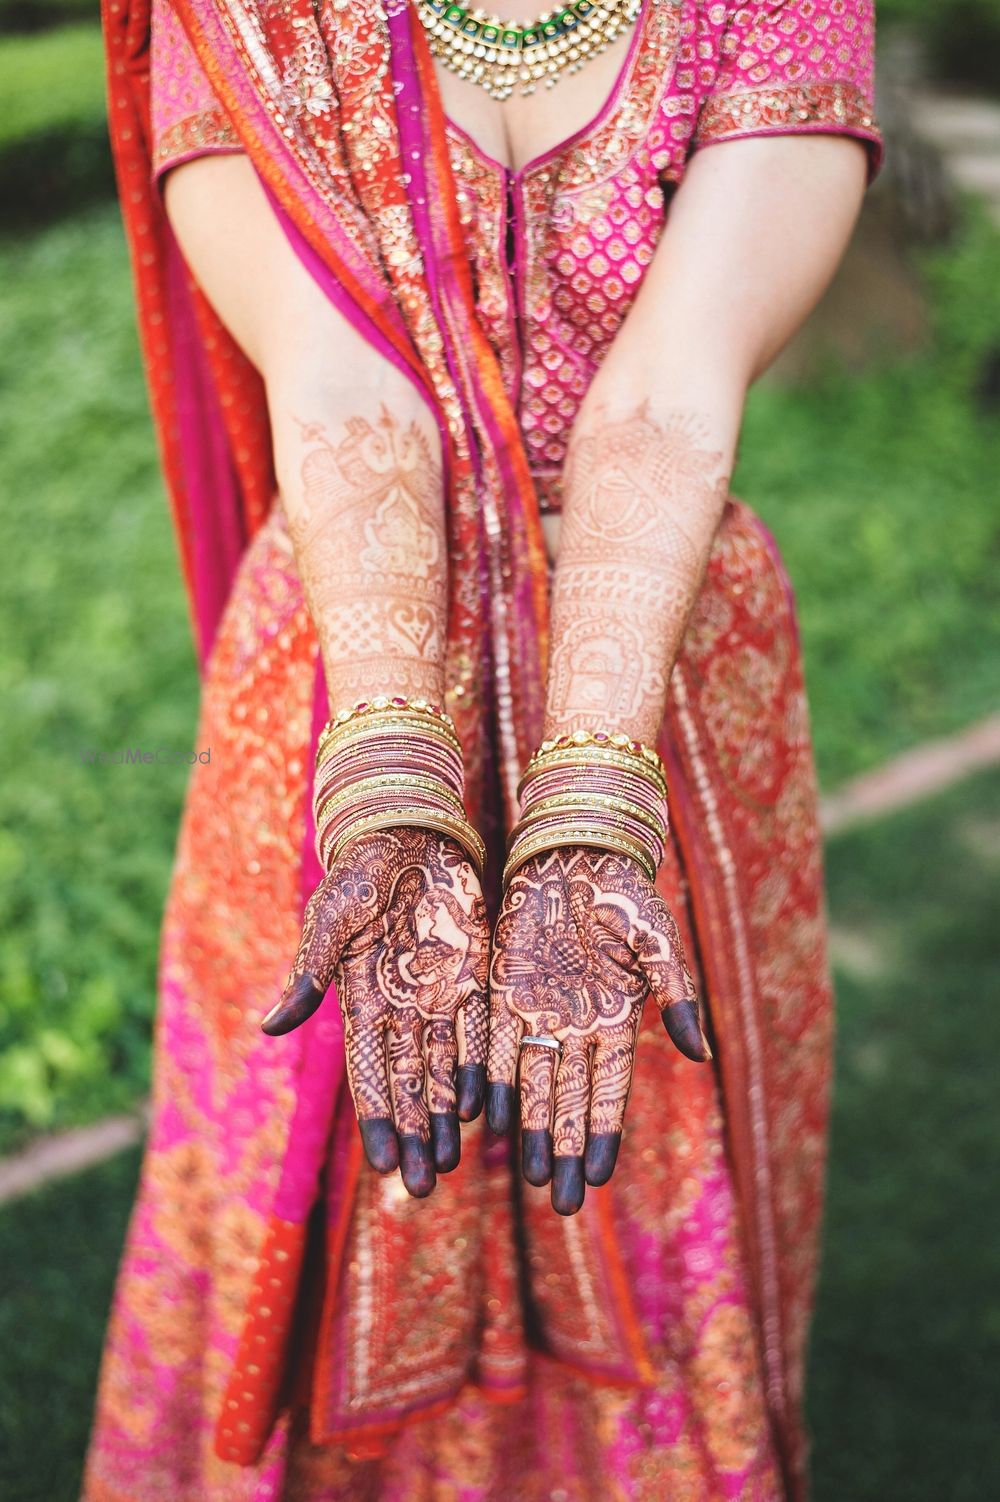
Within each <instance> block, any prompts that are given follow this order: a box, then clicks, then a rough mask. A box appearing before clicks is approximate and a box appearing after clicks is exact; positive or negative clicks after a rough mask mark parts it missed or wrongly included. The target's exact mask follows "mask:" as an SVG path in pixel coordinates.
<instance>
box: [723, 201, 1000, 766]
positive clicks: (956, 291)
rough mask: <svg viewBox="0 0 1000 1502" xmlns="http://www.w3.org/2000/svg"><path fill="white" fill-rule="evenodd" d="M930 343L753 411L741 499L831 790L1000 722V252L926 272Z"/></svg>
mask: <svg viewBox="0 0 1000 1502" xmlns="http://www.w3.org/2000/svg"><path fill="white" fill-rule="evenodd" d="M926 279H927V283H928V287H929V291H930V304H931V318H932V337H931V341H930V343H929V345H928V348H927V350H926V351H925V352H924V353H923V354H921V355H919V356H917V357H915V358H911V359H909V360H906V361H902V362H900V363H898V364H896V365H894V366H891V367H889V368H883V369H877V370H873V371H871V372H869V373H867V374H864V375H861V376H858V375H857V374H853V373H849V372H845V371H837V370H831V371H830V372H829V373H828V374H827V375H826V376H825V378H823V379H821V380H820V381H819V382H818V383H815V384H810V385H808V386H803V387H801V388H799V389H788V388H781V387H775V386H771V385H765V386H761V387H759V388H757V389H756V390H755V391H754V392H753V393H752V394H751V399H750V403H749V407H748V412H747V420H746V424H745V428H744V433H743V439H742V444H741V456H740V466H739V469H738V472H737V475H736V477H735V480H734V488H735V489H736V491H737V493H739V494H742V495H743V496H745V497H746V499H747V500H748V501H749V502H750V503H751V504H752V505H754V506H755V507H756V509H757V510H758V511H759V512H760V513H761V515H762V516H763V517H764V519H765V520H766V521H767V522H768V523H769V525H770V526H771V527H772V528H773V529H774V531H775V533H776V535H777V537H778V540H779V542H780V544H781V546H782V550H783V552H784V555H785V560H786V563H787V564H788V567H789V570H790V572H791V575H792V579H793V581H794V584H795V588H796V593H797V596H798V602H799V609H800V616H801V623H802V631H803V641H804V647H805V658H806V671H807V676H808V681H809V687H810V691H811V695H812V707H813V716H814V727H815V734H816V752H817V757H818V761H819V769H820V777H821V781H822V782H823V783H824V785H825V786H827V787H831V786H833V785H834V784H835V783H837V782H839V781H841V780H842V779H843V778H845V777H847V776H849V775H851V774H852V773H855V772H859V771H862V770H864V769H865V768H867V767H870V766H872V765H873V764H875V763H877V762H878V761H880V760H881V759H883V758H884V757H886V756H887V755H890V754H892V753H893V752H896V751H899V750H901V749H903V748H904V747H906V746H909V745H912V744H913V743H914V742H916V741H919V740H922V739H924V738H926V737H930V736H935V735H940V734H942V733H944V732H947V731H951V730H955V729H958V728H960V727H961V726H963V725H965V724H967V723H968V722H969V721H970V720H972V719H974V718H976V717H977V716H979V715H981V714H982V713H984V711H987V710H991V709H996V708H998V707H1000V590H998V588H997V578H998V575H1000V507H998V506H997V504H996V496H997V475H998V474H1000V410H998V409H997V408H996V407H995V406H994V408H993V409H992V411H989V412H987V411H984V410H981V406H982V404H981V399H980V397H979V394H978V392H979V387H980V385H981V383H982V378H983V377H982V372H983V369H984V366H985V364H986V363H987V362H988V360H989V359H990V357H991V355H995V354H996V353H997V352H1000V235H998V234H997V232H996V230H995V229H993V228H992V227H991V226H990V225H989V224H988V223H987V222H986V221H985V219H984V217H983V216H982V215H980V214H977V213H974V212H970V214H969V216H968V219H967V222H966V224H965V227H964V229H963V231H962V232H961V234H960V237H959V239H958V241H957V243H956V245H955V246H954V247H952V248H950V249H949V250H947V251H945V252H940V253H938V254H936V255H934V256H931V257H929V258H928V259H927V262H926Z"/></svg>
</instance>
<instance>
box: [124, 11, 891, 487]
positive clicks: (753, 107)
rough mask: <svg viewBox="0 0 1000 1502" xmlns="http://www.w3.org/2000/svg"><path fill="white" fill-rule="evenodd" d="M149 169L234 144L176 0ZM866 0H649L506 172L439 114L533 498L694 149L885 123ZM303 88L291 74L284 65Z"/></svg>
mask: <svg viewBox="0 0 1000 1502" xmlns="http://www.w3.org/2000/svg"><path fill="white" fill-rule="evenodd" d="M152 59H153V61H152V74H153V88H152V100H153V104H152V108H153V136H154V158H153V159H154V171H155V173H156V174H157V176H160V175H162V174H163V173H164V172H165V171H166V170H167V169H168V168H169V167H172V166H176V165H178V164H179V163H180V162H182V161H187V160H190V159H191V158H192V157H195V156H200V155H203V154H205V153H209V152H226V151H238V150H240V149H241V148H240V143H239V139H238V137H237V136H236V134H235V132H234V130H233V127H232V126H231V124H230V123H229V120H228V118H227V116H226V114H225V112H224V111H223V109H222V108H221V106H220V104H219V102H218V100H217V99H216V97H215V95H214V93H213V91H212V87H211V85H210V83H209V81H208V79H207V78H206V77H205V74H204V73H203V71H202V70H201V68H200V66H199V64H198V62H197V60H196V58H195V57H194V55H193V53H192V51H191V48H190V46H189V44H188V42H187V40H186V38H185V35H184V33H183V31H182V29H181V26H180V23H179V22H178V21H177V19H176V17H175V15H174V13H173V10H172V9H171V6H170V0H153V47H152ZM873 68H874V14H873V0H777V3H774V0H764V3H751V4H736V5H734V4H729V3H724V0H717V3H706V0H645V3H644V4H643V7H642V11H641V13H640V15H639V18H638V20H637V22H636V26H635V30H634V32H633V35H632V38H631V43H630V46H629V49H628V53H627V55H626V57H625V60H624V62H623V64H622V67H621V71H620V73H619V76H618V78H617V80H616V83H615V85H614V88H613V89H612V92H611V94H610V96H609V98H608V99H607V101H606V102H605V104H604V106H603V108H602V109H601V110H600V111H599V113H598V114H597V115H596V116H595V117H594V118H593V120H591V122H590V123H589V124H588V125H585V126H584V127H583V128H582V129H581V130H579V131H577V132H576V133H575V134H574V135H572V136H570V137H569V138H568V139H567V140H566V141H564V142H562V143H561V144H560V145H559V146H557V147H555V148H554V149H553V150H551V151H548V152H546V153H545V154H544V155H542V156H539V157H537V158H535V159H534V160H533V161H531V162H529V163H528V164H527V165H526V166H525V167H523V168H522V169H521V170H520V171H517V172H514V171H511V170H510V169H509V168H507V167H505V166H504V165H502V164H501V163H500V162H497V161H495V160H494V159H493V158H492V157H490V156H488V155H487V154H486V153H485V152H483V151H482V150H481V149H480V148H479V147H478V146H477V145H476V144H475V142H474V141H472V139H471V138H470V137H469V136H468V135H467V134H466V133H465V132H464V131H463V130H461V129H460V128H459V127H458V126H457V125H454V124H450V125H449V139H450V147H451V160H452V168H453V171H454V175H455V180H456V185H457V192H458V202H459V210H460V215H461V221H462V224H463V226H464V227H465V230H466V234H467V239H468V247H469V258H470V261H471V263H472V267H473V272H474V276H475V281H476V290H477V302H478V307H479V310H480V315H481V318H482V322H483V325H484V328H485V329H486V332H487V334H488V335H489V337H490V339H491V341H492V343H493V345H494V347H495V349H496V351H497V354H498V356H499V358H500V361H501V367H502V370H503V372H504V377H505V379H506V381H507V383H508V389H509V391H510V393H511V395H512V396H513V397H514V398H515V399H516V409H517V411H518V414H519V417H520V422H521V427H522V431H523V433H524V437H525V441H526V444H527V450H528V455H529V459H530V462H531V465H532V470H533V472H534V475H535V478H536V481H537V485H538V492H539V498H540V501H541V505H542V509H543V510H547V511H557V510H558V509H559V506H560V478H561V473H562V467H563V460H564V458H565V454H566V445H567V442H568V439H569V435H570V431H571V429H572V425H573V421H574V418H575V417H576V413H577V411H578V409H579V407H580V403H581V402H582V400H583V397H584V395H585V393H586V391H587V388H588V386H589V384H590V382H591V380H592V378H593V375H594V372H595V370H596V369H597V367H598V365H599V364H600V362H601V359H602V358H603V356H604V354H605V353H606V351H607V349H608V347H609V346H610V344H611V341H612V340H613V339H614V336H615V334H616V332H617V330H618V328H619V327H620V325H621V323H622V321H623V319H624V317H625V315H626V313H627V312H628V310H629V308H630V306H631V304H632V302H633V299H634V298H635V295H636V291H637V289H638V287H639V284H640V283H641V281H642V278H643V275H644V273H645V270H646V267H647V266H648V265H649V263H650V261H651V260H652V257H653V252H654V250H655V248H656V244H657V241H658V239H659V236H660V234H661V232H662V229H663V226H664V223H665V221H666V216H667V212H668V206H669V199H670V194H671V192H672V190H673V189H674V188H675V187H676V185H677V184H678V183H679V182H680V180H681V178H682V177H683V174H684V169H685V164H686V162H687V160H688V158H689V157H690V155H691V153H692V152H693V151H696V150H698V149H699V148H701V147H704V146H710V145H714V144H716V143H718V142H721V141H731V140H736V139H739V138H740V137H745V136H760V135H777V134H789V133H796V132H800V131H807V132H815V131H819V132H826V133H835V134H840V135H849V136H855V137H857V138H858V139H859V140H861V141H864V142H865V143H867V145H868V148H869V172H870V175H872V176H873V175H874V174H875V172H876V171H877V170H878V167H879V165H880V163H881V156H882V141H881V136H880V133H879V129H878V126H877V124H876V121H875V117H874V113H873V105H872V87H873ZM286 82H287V83H288V86H289V87H290V88H295V86H296V83H297V82H298V81H297V80H296V79H293V78H291V77H290V78H289V79H288V80H286Z"/></svg>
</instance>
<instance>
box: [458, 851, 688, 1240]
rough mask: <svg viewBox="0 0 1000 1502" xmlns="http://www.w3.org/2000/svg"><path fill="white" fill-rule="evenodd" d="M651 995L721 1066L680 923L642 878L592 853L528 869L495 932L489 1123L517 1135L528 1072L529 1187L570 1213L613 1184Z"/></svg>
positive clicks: (680, 1038) (669, 1023)
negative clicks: (545, 1190)
mask: <svg viewBox="0 0 1000 1502" xmlns="http://www.w3.org/2000/svg"><path fill="white" fill-rule="evenodd" d="M649 995H652V997H653V998H654V1000H655V1002H656V1004H657V1006H658V1007H659V1008H660V1011H661V1015H662V1017H663V1022H664V1026H665V1027H666V1029H667V1032H668V1033H669V1034H670V1037H671V1038H672V1039H673V1041H674V1043H675V1044H676V1045H677V1047H678V1048H679V1049H680V1050H681V1052H682V1053H684V1054H685V1055H686V1056H687V1057H688V1058H690V1059H694V1060H698V1061H702V1060H705V1059H708V1058H710V1057H711V1052H710V1050H709V1047H708V1043H707V1040H706V1038H705V1035H704V1032H703V1031H702V1027H701V1015H700V1008H699V1003H698V999H697V996H696V994H695V988H694V982H693V980H692V978H691V974H690V971H689V970H688V967H687V964H686V961H685V958H684V952H683V947H682V945H681V940H680V935H679V934H678V932H677V925H676V923H675V922H674V919H673V917H672V915H671V913H670V910H669V908H668V907H667V905H666V903H665V902H664V901H663V898H662V897H661V896H660V894H659V893H658V892H657V891H656V889H655V888H654V887H653V886H652V884H651V883H650V882H649V881H648V880H647V879H646V877H645V875H644V874H643V873H642V871H641V869H640V867H639V866H638V865H637V864H636V863H635V862H634V861H632V860H630V859H628V858H626V857H621V856H618V855H614V854H609V853H607V852H604V851H601V850H593V849H589V848H584V847H580V846H574V847H565V848H563V849H560V850H557V851H550V852H547V853H546V854H544V855H539V856H535V857H533V858H532V859H530V860H528V861H526V862H525V864H524V865H523V866H521V867H520V869H519V870H518V871H517V872H516V873H515V875H514V876H513V878H512V880H511V882H510V885H509V887H508V889H507V892H506V894H505V897H504V902H503V907H502V909H501V912H500V917H499V920H498V922H497V926H496V930H495V933H494V941H493V960H492V966H491V970H490V1043H489V1063H488V1076H489V1080H490V1085H489V1105H488V1119H489V1123H490V1126H491V1127H492V1129H493V1130H494V1131H499V1132H502V1131H505V1130H506V1129H507V1128H508V1127H509V1125H510V1122H511V1116H512V1112H513V1099H514V1084H515V1079H516V1077H517V1075H518V1072H519V1074H520V1093H521V1126H522V1162H523V1167H524V1172H525V1177H526V1178H527V1179H528V1180H529V1182H531V1183H534V1184H544V1183H547V1182H548V1181H549V1180H550V1179H551V1180H552V1203H553V1206H554V1207H555V1209H556V1210H558V1211H560V1213H562V1214H573V1213H574V1212H575V1211H576V1210H578V1209H579V1208H580V1206H581V1205H582V1203H583V1198H584V1193H585V1187H584V1186H585V1183H587V1184H592V1185H598V1184H604V1183H606V1182H607V1180H608V1179H609V1178H610V1177H611V1173H612V1171H613V1169H614V1164H615V1160H616V1158H617V1155H618V1147H619V1144H620V1141H621V1134H622V1126H623V1122H624V1118H625V1107H626V1105H627V1102H628V1095H629V1090H630V1088H631V1083H632V1063H633V1058H634V1055H635V1043H636V1038H637V1035H638V1029H639V1020H640V1016H641V1012H642V1006H643V1004H644V1002H645V1000H646V997H647V996H649ZM532 1038H543V1039H545V1038H548V1039H555V1040H557V1041H558V1043H559V1045H560V1047H559V1051H558V1054H557V1053H556V1051H555V1050H554V1049H553V1048H551V1047H549V1046H546V1045H545V1044H544V1043H532V1042H530V1041H529V1040H530V1039H532Z"/></svg>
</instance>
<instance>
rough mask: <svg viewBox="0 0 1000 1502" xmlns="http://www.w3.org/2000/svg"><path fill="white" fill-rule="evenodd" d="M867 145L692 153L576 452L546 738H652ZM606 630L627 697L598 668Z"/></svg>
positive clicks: (859, 186)
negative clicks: (591, 652)
mask: <svg viewBox="0 0 1000 1502" xmlns="http://www.w3.org/2000/svg"><path fill="white" fill-rule="evenodd" d="M864 178H865V158H864V152H863V150H862V149H861V148H860V147H859V146H858V145H857V144H856V143H855V142H853V141H849V140H842V139H838V138H835V137H831V136H810V137H795V138H793V137H781V136H779V137H774V138H770V139H757V140H747V141H734V142H728V143H726V144H724V145H719V146H714V147H710V148H707V149H706V150H704V151H701V152H699V153H697V154H696V155H695V157H694V158H693V160H692V162H691V165H690V167H689V169H688V172H687V175H686V176H685V179H684V181H683V184H682V185H681V187H680V189H679V191H678V193H677V196H676V199H675V201H674V203H673V205H672V208H671V211H670V218H669V222H668V225H667V228H666V230H665V232H664V234H663V238H662V240H661V243H660V245H659V247H658V248H657V252H656V255H655V257H654V260H653V263H652V265H651V267H650V270H649V273H648V274H647V277H646V279H645V281H644V282H643V285H642V288H641V290H640V292H639V296H638V298H637V300H636V303H635V306H634V308H633V309H632V311H631V313H630V314H629V317H628V319H627V320H626V322H625V324H624V326H623V327H622V329H621V331H620V333H619V335H618V337H617V339H616V340H615V343H614V345H613V347H612V349H611V351H610V352H609V354H608V356H607V359H606V360H605V363H604V364H603V366H602V367H601V369H600V371H599V372H598V375H597V377H596V378H595V380H594V383H593V385H592V387H591V390H590V392H589V393H588V396H587V400H586V402H585V404H584V407H583V410H582V411H581V413H580V416H579V418H578V421H577V424H576V429H575V431H574V435H573V440H572V444H571V448H570V454H569V459H568V468H567V478H566V486H565V505H564V515H563V526H562V537H561V542H560V547H559V554H558V562H557V567H556V574H555V584H554V596H553V625H552V644H553V645H552V666H551V673H550V680H549V690H548V706H547V708H548V714H547V722H546V734H547V735H552V734H555V733H558V732H561V731H566V730H573V729H578V728H584V729H586V728H593V727H594V726H600V727H601V728H603V729H614V730H621V731H624V732H627V733H628V734H629V735H631V736H634V737H635V738H636V739H638V740H642V741H647V742H651V741H655V739H656V735H657V733H658V730H659V726H660V721H661V719H662V717H663V710H664V705H665V701H666V692H667V684H668V681H669V675H670V670H671V668H672V666H673V663H674V659H675V658H676V656H677V652H678V649H679V647H680V643H681V638H682V636H683V632H684V626H685V623H686V621H687V617H688V615H689V613H690V609H691V606H692V604H693V602H694V598H695V595H696V594H697V590H698V586H699V584H700V581H701V577H702V574H703V572H704V569H705V565H706V563H707V560H708V554H709V549H710V547H711V542H712V538H713V536H714V534H715V531H716V528H717V526H718V524H719V520H720V517H721V514H722V509H723V506H724V504H725V500H726V496H727V493H728V477H729V474H730V472H731V469H732V465H733V458H734V454H735V450H736V443H737V438H738V435H739V428H740V423H741V420H742V415H743V405H744V400H745V397H746V393H747V389H748V387H749V385H750V384H751V382H752V381H753V380H754V378H755V377H756V376H758V375H759V374H760V373H761V372H762V371H763V370H764V369H766V367H767V366H768V365H769V364H770V363H771V361H772V360H773V359H774V358H775V356H776V355H777V354H778V352H779V351H780V350H781V349H782V348H783V346H784V345H785V344H786V343H787V341H788V340H789V338H790V337H791V336H792V334H793V333H794V332H795V331H796V329H797V328H798V327H799V326H800V324H801V323H802V322H803V320H804V318H805V317H806V315H807V314H808V313H809V311H810V310H811V309H812V307H813V306H814V304H815V303H816V301H817V300H818V298H819V297H820V295H821V294H822V292H823V291H824V289H825V287H826V286H827V283H828V282H829V280H830V278H831V276H832V275H833V272H834V270H835V269H836V267H837V264H838V262H839V261H840V258H841V256H842V254H843V251H844V248H845V246H846V244H847V241H848V238H849V236H850V233H851V230H852V228H853V226H854V222H855V219H856V217H857V213H858V209H859V207H860V203H861V197H862V192H863V188H864ZM597 631H599V632H600V633H601V639H602V641H603V642H604V644H605V646H604V650H605V652H617V653H618V654H619V656H620V662H621V665H622V674H621V677H620V679H619V680H618V683H617V691H616V693H615V696H614V697H613V698H612V697H608V696H606V695H605V696H603V697H602V696H601V694H600V693H599V690H598V687H597V683H596V680H595V678H594V677H593V675H588V674H587V673H586V671H585V662H586V655H587V648H588V643H589V642H590V641H591V638H592V633H594V632H597Z"/></svg>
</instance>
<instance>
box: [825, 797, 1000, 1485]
mask: <svg viewBox="0 0 1000 1502" xmlns="http://www.w3.org/2000/svg"><path fill="white" fill-rule="evenodd" d="M828 876H829V889H830V902H831V910H832V915H833V923H834V949H833V953H834V957H835V970H836V975H837V998H838V1008H839V1014H838V1015H839V1043H838V1051H837V1062H838V1073H837V1088H836V1093H835V1109H834V1118H833V1138H832V1149H833V1155H832V1160H831V1172H830V1182H829V1202H828V1213H827V1224H826V1236H825V1251H824V1263H823V1276H822V1279H821V1285H820V1300H819V1309H818V1317H817V1322H816V1327H815V1337H814V1341H813V1351H812V1362H811V1371H810V1387H809V1394H810V1396H809V1410H810V1414H811V1420H812V1426H813V1431H814V1435H815V1474H816V1488H815V1499H814V1502H983V1499H984V1498H986V1497H1000V1434H998V1429H997V1417H996V1373H997V1370H998V1367H1000V1287H998V1284H997V1276H996V1256H997V1246H998V1245H1000V1199H998V1197H997V1194H996V1185H997V1183H998V1182H1000V1094H998V1092H997V1088H996V1060H997V1058H998V1057H1000V1011H998V1009H997V1006H996V990H997V975H998V973H1000V932H998V925H997V906H996V896H997V891H998V890H1000V770H998V771H993V772H990V773H989V774H987V775H984V776H981V777H978V778H976V779H974V780H972V781H969V782H967V783H965V784H964V785H962V786H960V787H958V788H955V789H953V790H952V791H951V792H949V793H948V794H946V795H944V796H943V797H940V798H938V799H936V800H935V801H934V802H933V803H929V804H927V805H925V806H924V807H922V808H919V809H916V810H908V811H906V812H904V813H900V814H897V815H896V816H895V817H893V818H892V819H886V820H883V821H881V822H880V823H878V824H876V825H874V826H872V827H869V828H866V829H861V830H857V831H855V832H853V833H851V834H846V835H844V836H842V837H841V838H839V839H837V840H835V841H834V842H833V844H832V845H831V847H830V850H829V857H828Z"/></svg>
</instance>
